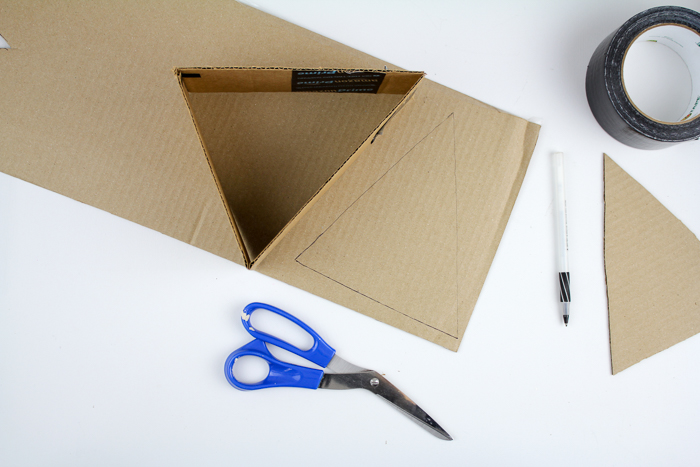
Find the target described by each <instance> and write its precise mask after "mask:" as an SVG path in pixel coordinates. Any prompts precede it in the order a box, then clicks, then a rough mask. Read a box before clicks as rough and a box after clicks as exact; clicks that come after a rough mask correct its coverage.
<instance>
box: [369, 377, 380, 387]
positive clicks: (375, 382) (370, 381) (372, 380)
mask: <svg viewBox="0 0 700 467" xmlns="http://www.w3.org/2000/svg"><path fill="white" fill-rule="evenodd" d="M369 384H371V385H372V386H374V387H377V386H379V379H378V378H372V379H370V380H369Z"/></svg>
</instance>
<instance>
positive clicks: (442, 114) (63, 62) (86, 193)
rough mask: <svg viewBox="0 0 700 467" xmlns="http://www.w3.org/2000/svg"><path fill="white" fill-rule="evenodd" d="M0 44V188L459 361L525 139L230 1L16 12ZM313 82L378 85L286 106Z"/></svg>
mask: <svg viewBox="0 0 700 467" xmlns="http://www.w3.org/2000/svg"><path fill="white" fill-rule="evenodd" d="M0 31H2V33H3V35H4V37H6V38H7V40H8V42H10V43H11V44H12V47H13V48H12V49H9V50H2V51H0V64H1V66H2V68H3V73H2V74H0V89H3V92H2V93H1V94H0V108H2V109H3V112H2V113H0V141H2V147H1V149H0V150H1V154H0V171H3V172H5V173H8V174H10V175H13V176H15V177H18V178H21V179H23V180H26V181H29V182H31V183H34V184H36V185H38V186H41V187H44V188H47V189H50V190H52V191H55V192H58V193H61V194H64V195H66V196H69V197H71V198H74V199H76V200H79V201H81V202H84V203H87V204H90V205H93V206H96V207H98V208H100V209H104V210H106V211H108V212H111V213H113V214H116V215H118V216H121V217H124V218H126V219H129V220H131V221H134V222H137V223H139V224H141V225H144V226H147V227H149V228H152V229H155V230H158V231H160V232H162V233H164V234H166V235H169V236H171V237H174V238H177V239H179V240H182V241H184V242H188V243H190V244H192V245H194V246H196V247H198V248H202V249H204V250H206V251H209V252H211V253H214V254H216V255H219V256H222V257H224V258H227V259H230V260H232V261H235V262H237V263H239V264H243V265H246V266H247V267H251V268H254V269H257V270H258V271H260V272H262V273H264V274H267V275H270V276H272V277H276V278H278V279H281V280H283V281H285V282H287V283H289V284H292V285H295V286H297V287H300V288H303V289H305V290H308V291H310V292H312V293H315V294H317V295H319V296H321V297H324V298H327V299H329V300H332V301H334V302H337V303H340V304H342V305H345V306H347V307H349V308H352V309H354V310H356V311H359V312H361V313H364V314H366V315H368V316H371V317H374V318H376V319H379V320H381V321H384V322H387V323H389V324H391V325H394V326H396V327H399V328H401V329H404V330H406V331H408V332H411V333H413V334H416V335H418V336H421V337H423V338H426V339H429V340H431V341H433V342H436V343H438V344H440V345H443V346H445V347H447V348H449V349H452V350H456V349H457V348H458V346H459V342H460V340H461V337H462V335H463V334H464V330H465V329H466V326H467V323H468V321H469V317H470V316H471V313H472V311H473V309H474V306H475V305H476V301H477V298H478V296H479V292H480V290H481V287H482V285H483V283H484V280H485V278H486V275H487V273H488V270H489V267H490V265H491V262H492V260H493V257H494V255H495V253H496V249H497V247H498V244H499V242H500V239H501V236H502V234H503V231H504V229H505V226H506V223H507V221H508V217H509V215H510V212H511V210H512V207H513V204H514V202H515V199H516V197H517V194H518V191H519V189H520V185H521V183H522V180H523V177H524V176H525V172H526V170H527V165H528V163H529V160H530V157H531V155H532V152H533V150H534V146H535V142H536V140H537V135H538V131H539V127H538V126H537V125H535V124H532V123H529V122H527V121H525V120H523V119H520V118H518V117H515V116H512V115H509V114H507V113H504V112H501V111H499V110H497V109H495V108H493V107H490V106H488V105H485V104H483V103H481V102H479V101H476V100H474V99H472V98H470V97H467V96H465V95H462V94H460V93H457V92H455V91H453V90H450V89H448V88H445V87H443V86H441V85H438V84H436V83H434V82H431V81H429V80H426V79H422V80H421V79H420V77H422V73H418V74H416V73H413V74H412V73H408V72H405V73H403V72H400V71H393V70H397V67H395V66H393V65H391V64H389V63H386V62H383V61H381V60H378V59H376V58H374V57H371V56H368V55H366V54H363V53H361V52H358V51H356V50H353V49H351V48H349V47H346V46H343V45H342V44H338V43H336V42H333V41H331V40H329V39H326V38H323V37H320V36H318V35H316V34H313V33H311V32H309V31H306V30H303V29H301V28H299V27H296V26H294V25H291V24H289V23H286V22H284V21H282V20H280V19H277V18H274V17H271V16H269V15H267V14H264V13H262V12H259V11H257V10H254V9H252V8H250V7H247V6H245V5H241V4H238V3H235V2H229V1H223V0H222V1H212V2H184V1H183V2H169V3H167V4H163V3H162V2H157V1H148V0H146V1H143V2H137V3H136V2H122V1H110V2H107V1H95V2H88V3H85V2H79V1H66V2H60V3H46V2H36V3H32V2H14V3H13V2H11V3H9V4H6V5H3V7H2V15H0ZM385 67H386V68H385ZM244 68H245V69H246V70H247V71H245V73H242V74H241V76H240V77H236V79H235V80H231V79H229V77H228V75H227V73H229V71H226V70H227V69H228V70H241V69H244ZM320 68H324V69H338V70H341V69H343V70H348V69H349V70H377V71H380V70H387V68H388V70H387V71H386V73H387V75H386V76H387V77H385V78H384V80H382V81H381V83H378V87H377V88H375V89H373V90H372V93H371V94H370V95H364V94H362V95H361V94H354V95H343V94H331V93H324V95H316V94H313V93H300V94H296V93H295V92H292V91H294V90H295V89H296V90H299V88H298V83H297V84H295V83H294V82H293V81H291V82H290V80H289V77H290V76H292V71H290V70H308V69H320ZM270 69H279V70H278V71H276V72H274V73H271V72H270ZM221 70H224V71H221ZM261 70H262V71H261ZM230 72H231V73H234V71H230ZM235 73H238V71H235ZM197 74H200V75H201V76H200V77H203V76H205V75H206V76H212V77H213V81H212V80H202V81H197V77H196V76H195V75H197ZM243 75H245V76H243ZM390 75H391V76H392V77H391V78H389V77H388V76H390ZM182 83H184V87H183V86H182ZM212 83H213V84H212ZM222 83H223V84H222ZM224 84H225V86H224V87H223V88H222V86H223V85H224ZM226 86H229V87H226ZM302 88H303V86H302ZM183 89H184V90H183ZM302 94H303V95H302ZM302 115H303V116H304V117H303V118H300V116H302Z"/></svg>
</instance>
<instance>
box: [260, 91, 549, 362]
mask: <svg viewBox="0 0 700 467" xmlns="http://www.w3.org/2000/svg"><path fill="white" fill-rule="evenodd" d="M538 132H539V126H537V125H535V124H532V123H529V122H527V121H525V120H523V119H521V118H518V117H514V116H513V115H509V114H507V113H504V112H501V111H499V110H497V109H495V108H493V107H490V106H487V105H484V104H483V103H481V102H479V101H476V100H474V99H472V98H469V97H467V96H465V95H463V94H460V93H458V92H456V91H453V90H451V89H448V88H445V87H443V86H440V85H438V84H436V83H433V82H430V81H427V80H423V81H422V82H421V83H420V84H419V85H418V86H417V87H416V90H415V93H414V95H413V97H412V98H411V99H410V100H409V101H408V102H407V103H406V105H405V106H404V107H403V108H402V109H401V111H400V112H398V113H396V114H395V115H394V117H393V118H392V119H391V120H390V121H389V122H388V123H387V125H386V126H385V128H384V129H383V131H382V134H381V135H380V136H377V137H376V139H375V140H374V142H373V143H371V144H369V143H368V144H367V146H368V147H367V149H366V150H365V152H364V153H363V154H362V156H361V157H359V158H358V159H357V161H356V162H355V163H354V164H353V165H352V166H350V167H348V169H347V171H346V172H345V173H344V174H343V176H342V177H340V179H339V180H338V181H337V183H336V184H335V185H333V186H332V187H330V188H329V190H328V193H327V195H326V196H323V197H321V198H320V199H319V201H318V202H317V203H316V204H315V205H314V206H313V207H312V208H311V209H310V211H309V213H308V214H307V215H306V217H304V218H303V219H302V220H300V221H299V223H298V224H297V225H296V226H295V227H294V228H293V229H292V230H291V231H290V232H289V234H288V235H287V236H286V237H285V238H284V239H283V240H282V241H281V242H280V243H279V245H278V246H277V247H276V248H275V249H274V250H272V251H271V252H270V253H269V255H268V256H267V257H266V258H265V259H264V260H263V261H262V262H260V263H259V264H257V265H256V266H255V268H256V269H257V270H259V271H260V272H263V273H265V274H267V275H270V276H273V277H277V278H279V279H280V280H283V281H285V282H288V283H290V284H293V285H296V286H297V287H300V288H303V289H305V290H309V291H311V292H313V293H315V294H317V295H320V296H322V297H325V298H328V299H330V300H332V301H334V302H337V303H341V304H343V305H345V306H347V307H349V308H352V309H354V310H358V311H361V312H362V313H365V314H367V315H369V316H372V317H374V318H376V319H378V320H381V321H384V322H386V323H389V324H391V325H393V326H396V327H399V328H401V329H404V330H406V331H408V332H411V333H413V334H416V335H418V336H421V337H423V338H425V339H428V340H431V341H433V342H435V343H438V344H440V345H442V346H444V347H447V348H449V349H452V350H457V348H458V347H459V343H460V341H461V338H462V336H463V334H464V331H465V329H466V326H467V323H468V321H469V318H470V316H471V313H472V311H473V310H474V307H475V305H476V301H477V299H478V297H479V292H480V291H481V287H482V286H483V283H484V281H485V279H486V275H487V273H488V270H489V267H490V265H491V262H492V261H493V257H494V255H495V253H496V250H497V248H498V244H499V242H500V239H501V236H502V235H503V231H504V229H505V226H506V223H507V220H508V217H509V215H510V212H511V210H512V207H513V204H514V202H515V198H516V196H517V193H518V190H519V189H520V185H521V183H522V180H523V177H524V175H525V171H526V169H527V165H528V163H529V160H530V157H531V155H532V152H533V150H534V146H535V142H536V140H537V135H538Z"/></svg>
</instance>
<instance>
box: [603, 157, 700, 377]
mask: <svg viewBox="0 0 700 467" xmlns="http://www.w3.org/2000/svg"><path fill="white" fill-rule="evenodd" d="M605 275H606V282H607V287H608V310H609V311H608V313H609V320H610V353H611V356H612V370H613V374H615V373H619V372H620V371H622V370H624V369H626V368H629V367H630V366H632V365H634V364H635V363H638V362H640V361H641V360H643V359H645V358H647V357H650V356H652V355H654V354H655V353H657V352H660V351H662V350H664V349H667V348H669V347H671V346H672V345H675V344H677V343H679V342H681V341H683V340H685V339H687V338H689V337H691V336H693V335H695V334H697V333H698V332H700V241H698V238H697V237H696V236H695V235H694V234H693V233H692V232H691V231H690V230H689V229H688V228H687V227H686V226H685V225H683V223H681V221H679V220H678V219H677V218H676V217H675V216H674V215H673V214H671V213H670V212H669V211H668V210H667V209H666V208H665V207H664V206H663V205H662V204H661V203H660V202H659V201H658V200H657V199H656V198H654V196H653V195H652V194H651V193H649V192H648V191H647V190H646V189H645V188H644V187H643V186H641V185H640V184H639V183H638V182H637V181H636V180H634V179H633V178H632V177H630V176H629V175H628V174H627V173H626V172H625V171H624V170H622V169H621V168H620V166H618V165H617V164H616V163H615V162H614V161H613V160H612V159H611V158H610V157H608V156H607V155H606V156H605Z"/></svg>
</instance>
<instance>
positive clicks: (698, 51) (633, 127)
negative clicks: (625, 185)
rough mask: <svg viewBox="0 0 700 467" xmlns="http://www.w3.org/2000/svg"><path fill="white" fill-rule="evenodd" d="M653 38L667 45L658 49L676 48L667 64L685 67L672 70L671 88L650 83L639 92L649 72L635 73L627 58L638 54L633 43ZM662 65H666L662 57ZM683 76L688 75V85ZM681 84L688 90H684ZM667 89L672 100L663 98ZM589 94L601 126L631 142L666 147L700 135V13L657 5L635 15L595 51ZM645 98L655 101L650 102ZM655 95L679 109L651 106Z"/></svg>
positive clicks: (657, 44)
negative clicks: (649, 85)
mask: <svg viewBox="0 0 700 467" xmlns="http://www.w3.org/2000/svg"><path fill="white" fill-rule="evenodd" d="M651 43H653V45H654V47H665V49H661V50H659V49H655V50H656V52H668V51H671V52H672V53H671V54H670V56H669V54H667V55H666V57H667V60H671V61H670V62H668V61H667V62H666V63H670V64H675V66H680V68H676V70H680V71H679V72H676V73H673V74H671V75H670V76H671V78H672V80H671V82H672V83H674V84H671V85H670V86H669V87H668V88H666V89H664V88H662V87H661V88H657V89H656V90H655V89H653V88H652V89H651V90H650V89H648V88H647V89H646V93H644V92H642V93H639V92H637V90H635V86H636V83H638V82H640V80H641V81H644V80H645V79H647V78H648V76H644V74H643V73H642V76H638V75H635V72H634V71H636V70H633V69H634V68H635V67H634V66H633V65H632V63H633V62H632V61H631V62H627V59H628V58H629V57H630V56H633V55H634V53H630V50H633V52H634V49H632V47H633V46H636V47H640V46H642V45H649V44H651ZM666 49H667V50H666ZM674 54H675V55H674ZM674 60H675V62H674ZM672 62H674V63H672ZM678 63H681V64H680V65H678ZM625 64H627V70H625ZM683 64H684V65H683ZM660 66H661V67H663V66H665V65H664V63H663V62H662V63H661V65H660ZM683 66H685V68H684V67H683ZM686 69H687V73H686ZM651 70H652V71H666V70H654V69H651ZM650 74H651V73H650ZM681 75H686V76H687V77H686V78H685V84H684V85H683V79H684V78H683V76H681ZM678 83H681V84H682V85H679V84H678ZM645 85H647V86H648V83H646V84H645ZM681 88H683V89H686V90H687V92H685V93H683V92H682V90H681V92H679V90H680V89H681ZM664 91H666V93H667V95H668V96H670V97H668V98H666V99H667V101H670V102H663V98H661V97H660V96H662V95H663V92H664ZM645 94H646V95H645ZM586 96H587V98H588V104H589V106H590V107H591V111H592V112H593V115H594V116H595V118H596V120H597V121H598V123H599V124H600V126H602V127H603V129H604V130H605V131H607V132H608V133H609V134H610V135H611V136H612V137H613V138H615V139H617V140H618V141H620V142H622V143H624V144H627V145H628V146H632V147H636V148H640V149H660V148H663V147H667V146H669V145H672V144H676V143H680V142H683V141H690V140H696V139H700V14H699V13H697V12H696V11H693V10H689V9H687V8H682V7H673V6H667V7H657V8H651V9H649V10H646V11H643V12H642V13H639V14H637V15H635V16H633V17H632V18H630V19H629V20H628V21H627V22H625V23H624V24H623V25H622V26H621V27H620V28H619V29H617V30H616V31H613V33H612V34H610V35H609V36H608V37H607V38H605V40H603V42H602V43H601V44H600V45H599V46H598V48H597V49H596V51H595V52H594V53H593V56H592V57H591V61H590V63H589V65H588V71H587V73H586ZM633 97H634V99H636V101H635V100H634V99H633ZM644 97H647V98H650V99H651V100H649V99H647V101H645V99H644ZM654 99H656V100H657V103H660V104H662V105H661V108H663V107H664V105H665V106H666V107H667V108H674V107H673V105H670V106H669V105H668V104H669V103H670V104H676V105H675V108H676V109H677V110H676V112H675V113H668V112H662V113H658V112H657V110H656V109H654V108H649V106H648V105H647V103H648V102H652V101H653V100H654Z"/></svg>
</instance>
